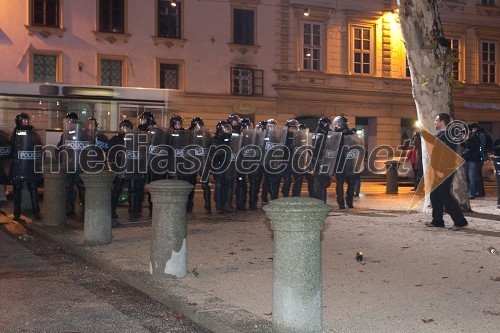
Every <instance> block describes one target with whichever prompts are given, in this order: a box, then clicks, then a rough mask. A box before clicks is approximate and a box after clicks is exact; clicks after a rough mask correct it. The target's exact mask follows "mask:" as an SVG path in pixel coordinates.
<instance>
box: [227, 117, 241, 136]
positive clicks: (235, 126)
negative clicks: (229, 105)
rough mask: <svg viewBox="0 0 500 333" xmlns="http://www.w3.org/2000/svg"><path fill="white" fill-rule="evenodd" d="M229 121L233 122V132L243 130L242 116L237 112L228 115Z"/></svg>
mask: <svg viewBox="0 0 500 333" xmlns="http://www.w3.org/2000/svg"><path fill="white" fill-rule="evenodd" d="M227 121H228V122H229V124H231V127H232V128H233V132H237V133H238V132H240V131H241V118H240V116H238V115H237V114H232V115H230V116H229V117H227Z"/></svg>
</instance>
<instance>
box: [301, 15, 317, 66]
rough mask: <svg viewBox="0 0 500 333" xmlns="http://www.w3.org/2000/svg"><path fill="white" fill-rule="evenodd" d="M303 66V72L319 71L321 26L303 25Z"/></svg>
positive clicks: (313, 24)
mask: <svg viewBox="0 0 500 333" xmlns="http://www.w3.org/2000/svg"><path fill="white" fill-rule="evenodd" d="M303 27H304V33H303V38H304V46H303V54H302V56H303V64H302V68H303V69H304V70H314V71H319V70H321V24H317V23H304V26H303Z"/></svg>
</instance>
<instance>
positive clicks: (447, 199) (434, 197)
mask: <svg viewBox="0 0 500 333" xmlns="http://www.w3.org/2000/svg"><path fill="white" fill-rule="evenodd" d="M452 181H453V175H451V176H450V177H448V178H447V179H446V180H445V181H443V182H442V183H441V184H439V186H437V187H436V188H435V189H434V190H433V191H432V192H431V194H430V199H431V204H432V223H433V224H434V225H437V226H444V219H443V213H444V208H446V212H447V213H448V214H450V217H451V219H452V220H453V224H454V225H456V226H459V227H461V226H464V225H466V224H467V220H466V219H465V217H464V214H463V213H462V209H461V208H460V206H459V205H458V203H457V201H456V200H455V198H453V196H452V195H451V193H450V187H451V183H452Z"/></svg>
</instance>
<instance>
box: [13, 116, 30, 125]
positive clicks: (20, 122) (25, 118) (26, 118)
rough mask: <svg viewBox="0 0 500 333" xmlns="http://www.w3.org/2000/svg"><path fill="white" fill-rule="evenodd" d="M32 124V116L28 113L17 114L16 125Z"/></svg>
mask: <svg viewBox="0 0 500 333" xmlns="http://www.w3.org/2000/svg"><path fill="white" fill-rule="evenodd" d="M29 125H30V116H29V115H28V114H27V113H24V112H23V113H19V114H18V115H17V116H16V127H21V126H24V127H26V126H29Z"/></svg>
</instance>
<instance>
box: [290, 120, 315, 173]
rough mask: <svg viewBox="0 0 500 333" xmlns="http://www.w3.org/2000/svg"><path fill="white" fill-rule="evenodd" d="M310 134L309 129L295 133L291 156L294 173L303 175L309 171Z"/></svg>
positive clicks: (311, 149) (310, 153) (311, 148)
mask: <svg viewBox="0 0 500 333" xmlns="http://www.w3.org/2000/svg"><path fill="white" fill-rule="evenodd" d="M312 151H313V147H312V134H311V133H309V129H305V130H300V131H297V132H296V133H295V136H294V142H293V154H292V157H291V158H292V170H293V172H295V173H304V172H306V171H307V170H308V169H309V167H310V166H309V164H310V163H311V156H312Z"/></svg>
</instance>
